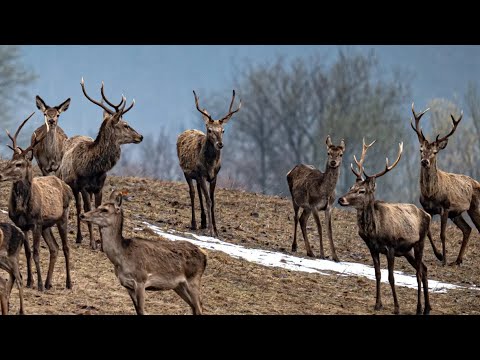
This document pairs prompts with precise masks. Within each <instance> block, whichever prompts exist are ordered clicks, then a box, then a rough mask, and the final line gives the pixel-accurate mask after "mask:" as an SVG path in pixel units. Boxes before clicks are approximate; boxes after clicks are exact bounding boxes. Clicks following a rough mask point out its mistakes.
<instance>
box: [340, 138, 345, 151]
mask: <svg viewBox="0 0 480 360" xmlns="http://www.w3.org/2000/svg"><path fill="white" fill-rule="evenodd" d="M340 147H341V148H342V151H345V140H343V139H342V141H340Z"/></svg>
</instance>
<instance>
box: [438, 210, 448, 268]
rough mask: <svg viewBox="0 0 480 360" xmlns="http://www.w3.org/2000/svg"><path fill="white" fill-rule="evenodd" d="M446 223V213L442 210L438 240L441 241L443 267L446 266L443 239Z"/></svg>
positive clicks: (445, 251)
mask: <svg viewBox="0 0 480 360" xmlns="http://www.w3.org/2000/svg"><path fill="white" fill-rule="evenodd" d="M447 221H448V211H447V210H443V213H442V215H441V218H440V240H441V241H442V256H443V260H442V265H443V266H445V265H446V264H447V250H446V248H445V238H446V234H445V233H446V231H447Z"/></svg>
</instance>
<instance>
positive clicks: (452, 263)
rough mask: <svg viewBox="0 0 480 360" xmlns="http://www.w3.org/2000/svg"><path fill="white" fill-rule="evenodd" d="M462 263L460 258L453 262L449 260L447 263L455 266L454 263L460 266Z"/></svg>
mask: <svg viewBox="0 0 480 360" xmlns="http://www.w3.org/2000/svg"><path fill="white" fill-rule="evenodd" d="M461 264H462V260H458V259H457V260H455V261H453V262H451V263H450V264H448V265H449V266H455V265H458V266H460V265H461Z"/></svg>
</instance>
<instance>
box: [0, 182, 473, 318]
mask: <svg viewBox="0 0 480 360" xmlns="http://www.w3.org/2000/svg"><path fill="white" fill-rule="evenodd" d="M10 186H11V184H10V183H2V184H1V185H0V209H3V210H6V209H7V203H8V198H9V192H10ZM112 186H115V187H118V188H121V189H127V190H128V191H129V194H130V196H131V199H130V201H126V202H125V203H124V209H125V217H126V221H125V236H134V235H135V232H134V230H133V229H134V228H136V227H142V224H141V222H142V221H144V220H145V221H148V222H151V223H152V224H155V225H157V226H160V227H162V228H164V229H166V228H173V229H176V230H179V231H186V230H189V224H190V200H189V195H188V187H187V185H186V183H174V182H165V181H154V180H150V179H139V178H133V177H123V178H121V177H109V178H108V179H107V186H106V187H105V194H104V195H105V196H108V195H109V193H110V190H111V187H112ZM196 203H197V204H198V201H197V202H196ZM216 204H217V211H216V214H217V224H218V229H219V232H220V237H221V238H222V239H223V240H225V241H228V242H232V243H237V244H241V245H243V246H246V247H255V248H263V249H269V250H274V251H283V252H286V253H290V246H291V241H292V229H293V222H292V208H291V203H290V200H289V199H284V198H280V197H275V196H273V197H272V196H263V195H258V194H253V193H247V192H242V191H235V190H223V189H218V191H217V193H216ZM73 209H74V206H72V207H71V211H70V223H69V224H70V234H69V243H70V249H71V253H70V254H71V264H72V265H71V267H72V280H73V289H72V290H66V289H65V270H64V269H65V267H64V266H65V265H64V259H63V254H62V252H60V253H59V257H58V261H57V264H56V266H55V272H54V277H53V288H52V289H51V290H48V291H45V292H43V293H40V292H38V291H37V290H36V287H35V288H34V289H25V309H26V312H27V313H28V314H134V313H135V312H134V308H133V305H132V303H131V300H130V298H129V296H128V294H127V292H126V290H125V289H124V288H123V287H122V286H121V285H120V284H119V282H118V280H117V278H116V277H115V274H114V271H113V266H112V264H111V263H110V262H109V260H108V259H107V258H106V256H105V255H104V254H103V253H101V252H99V251H92V250H90V248H89V245H88V240H87V236H86V234H87V229H86V226H85V227H84V228H83V229H84V232H83V233H84V241H83V243H82V244H81V245H78V244H75V239H74V231H73V230H74V229H75V213H74V210H73ZM199 220H200V216H199V213H198V215H197V221H198V223H200V221H199ZM0 221H10V220H9V219H8V215H6V214H3V213H0ZM309 225H310V226H309V234H310V239H311V241H310V242H311V244H312V245H313V251H314V252H315V253H316V254H318V236H317V234H316V229H315V227H314V223H313V219H311V220H310V222H309ZM333 226H334V229H333V234H334V241H335V246H336V248H337V254H338V255H339V257H340V260H342V261H352V262H360V263H364V264H368V265H371V258H370V254H369V252H368V250H367V248H366V246H365V244H364V243H363V241H362V240H361V239H360V238H359V236H358V235H357V227H356V222H355V217H354V214H353V213H352V212H347V211H344V210H343V209H342V210H341V209H335V210H334V214H333ZM202 232H203V231H198V233H202ZM433 233H434V237H435V239H437V243H439V240H438V238H439V228H438V225H437V224H435V225H434V229H433ZM54 234H55V235H57V232H56V230H55V231H54ZM95 234H96V238H97V239H98V232H97V230H95ZM142 236H145V237H152V236H155V235H153V234H152V233H151V232H148V231H144V232H143V233H142ZM299 236H300V238H299V250H298V255H299V256H305V248H304V243H303V240H302V238H301V234H300V232H299ZM447 237H448V244H447V250H448V253H447V255H448V259H449V260H450V261H451V260H454V259H455V257H456V255H457V254H458V251H459V244H460V241H461V233H460V231H459V230H457V229H456V228H454V227H453V226H452V225H451V224H449V226H448V229H447ZM57 239H58V242H59V243H60V241H59V238H58V235H57ZM324 240H325V232H324ZM30 241H31V239H30ZM324 245H325V249H326V253H327V254H329V253H330V249H329V246H328V241H326V242H325V241H324ZM479 253H480V241H479V234H478V232H477V231H474V232H472V238H471V240H470V243H469V246H468V249H467V253H466V256H465V258H464V263H463V264H462V266H461V267H449V266H447V267H443V266H441V263H440V262H439V261H437V260H436V259H435V257H434V256H433V252H432V250H431V248H430V245H429V244H427V245H426V250H425V258H426V260H425V261H426V264H427V266H428V269H429V278H432V279H436V280H441V281H445V282H450V283H455V284H460V285H473V284H475V285H480V280H479V279H480V268H479V267H478V265H477V263H478V255H479ZM40 258H41V263H42V271H43V276H44V278H45V276H46V269H47V265H48V250H47V248H46V246H45V244H44V243H43V241H42V249H41V255H40ZM159 261H161V259H159ZM382 261H383V263H382V267H385V264H386V260H385V258H384V257H383V258H382ZM20 262H21V271H22V273H23V274H25V257H24V256H23V252H22V253H21V257H20ZM395 268H396V270H402V271H405V272H407V273H409V274H413V269H412V268H411V267H410V265H409V264H408V263H407V262H406V261H405V260H404V259H397V261H396V266H395ZM34 278H35V280H36V274H35V271H34ZM24 279H25V277H24ZM35 282H36V281H35ZM202 293H203V303H204V312H205V314H391V313H392V311H393V301H392V296H391V291H390V287H389V285H388V284H382V297H383V303H384V310H382V311H378V312H375V311H374V310H373V305H374V303H375V283H374V282H373V281H371V280H367V279H364V278H359V277H345V276H339V275H338V274H332V275H330V276H322V275H318V274H307V273H301V272H293V271H288V270H282V269H278V268H268V267H264V266H259V265H254V264H252V263H248V262H246V261H243V260H238V259H234V258H232V257H230V256H228V255H226V254H224V253H221V252H215V251H209V261H208V265H207V270H206V272H205V275H204V276H203V289H202ZM397 293H398V296H399V302H400V312H401V314H414V313H415V310H416V290H415V289H408V288H404V287H400V286H397ZM431 303H432V307H433V310H432V314H480V291H474V290H452V291H449V292H448V293H445V294H431ZM11 306H12V308H11V312H12V313H14V312H17V311H18V295H17V290H15V289H14V291H13V293H12V297H11ZM146 311H147V312H148V313H150V314H190V308H189V307H188V305H187V304H186V303H184V302H183V300H181V299H180V298H179V297H178V296H177V295H176V294H175V293H174V292H173V291H165V292H147V299H146Z"/></svg>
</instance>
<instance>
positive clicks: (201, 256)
mask: <svg viewBox="0 0 480 360" xmlns="http://www.w3.org/2000/svg"><path fill="white" fill-rule="evenodd" d="M122 198H123V194H122V192H120V191H116V190H114V191H113V192H112V193H111V195H110V199H109V200H108V201H107V202H105V203H103V204H102V205H101V206H99V207H97V208H96V209H95V210H92V211H89V212H87V213H85V214H82V215H81V219H82V220H83V221H87V222H92V223H94V224H97V225H98V226H99V227H100V231H101V233H102V239H103V250H104V252H105V254H106V255H107V257H108V259H109V260H110V261H111V262H112V263H113V265H114V267H115V274H116V275H117V277H118V280H119V281H120V284H122V286H124V287H125V288H126V289H127V291H128V294H129V295H130V297H131V299H132V301H133V305H134V306H135V310H136V311H137V314H138V315H143V314H145V310H144V306H145V290H154V291H161V290H174V291H175V292H176V293H177V294H178V295H179V296H180V297H181V298H182V299H183V300H185V301H186V302H187V303H188V305H190V307H191V309H192V311H193V314H195V315H201V314H202V302H201V299H200V290H201V278H202V275H203V272H204V271H205V267H206V266H207V256H206V254H205V253H204V251H203V250H201V249H200V248H199V247H197V246H195V245H193V244H191V243H189V242H188V241H175V242H172V241H169V240H166V239H162V238H158V239H155V240H149V239H142V238H138V237H136V238H133V239H126V238H124V237H123V235H122V231H123V209H122Z"/></svg>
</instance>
